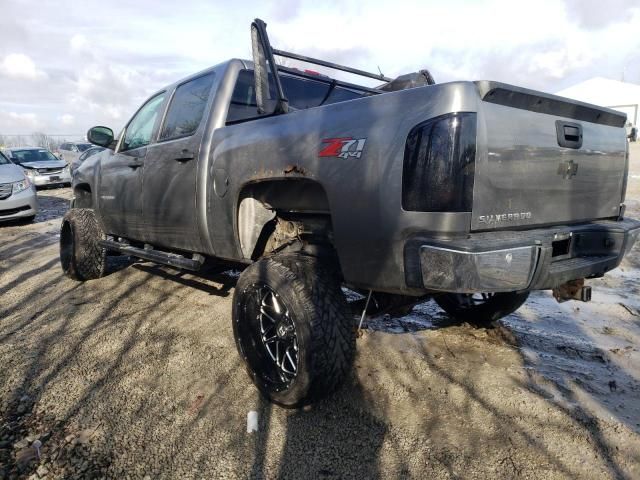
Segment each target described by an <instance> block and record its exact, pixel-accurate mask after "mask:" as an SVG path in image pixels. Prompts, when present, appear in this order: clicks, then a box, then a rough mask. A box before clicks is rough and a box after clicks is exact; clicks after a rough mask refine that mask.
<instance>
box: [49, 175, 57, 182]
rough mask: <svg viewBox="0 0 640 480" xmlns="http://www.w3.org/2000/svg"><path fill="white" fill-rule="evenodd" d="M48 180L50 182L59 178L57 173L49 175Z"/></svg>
mask: <svg viewBox="0 0 640 480" xmlns="http://www.w3.org/2000/svg"><path fill="white" fill-rule="evenodd" d="M49 180H50V181H52V182H57V181H59V180H60V177H59V176H58V175H52V176H50V177H49Z"/></svg>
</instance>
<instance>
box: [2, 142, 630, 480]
mask: <svg viewBox="0 0 640 480" xmlns="http://www.w3.org/2000/svg"><path fill="white" fill-rule="evenodd" d="M631 165H632V172H631V176H630V180H629V194H628V199H627V204H628V214H629V215H630V216H632V217H636V218H640V148H638V147H637V144H636V145H633V148H632V158H631ZM38 195H39V203H40V207H41V210H40V213H39V214H38V216H37V218H36V221H35V222H34V223H33V224H28V225H20V224H9V225H3V226H0V365H2V367H1V368H0V478H27V477H29V476H31V475H36V477H34V478H37V477H40V478H100V477H111V478H145V477H146V478H166V477H172V478H248V477H250V478H302V477H313V478H358V479H360V478H520V477H522V478H576V477H582V478H585V477H588V478H629V479H631V478H640V342H639V340H640V248H639V247H638V246H636V248H635V249H634V251H633V252H632V254H631V255H629V256H628V257H627V258H626V259H625V261H624V263H623V265H622V266H621V268H619V269H618V270H616V271H615V272H612V273H611V274H610V275H608V276H607V277H605V278H604V279H598V280H593V281H590V285H592V286H593V301H592V302H591V303H587V304H584V303H577V302H567V303H563V304H558V303H556V302H555V300H553V298H552V297H551V295H550V293H549V292H543V293H536V294H533V295H532V296H531V297H530V300H529V301H528V303H527V304H526V305H525V306H524V307H523V308H522V309H520V310H519V311H518V312H517V313H515V314H513V315H511V316H509V317H507V318H506V319H504V320H503V321H502V322H501V325H500V326H499V327H498V328H494V329H490V330H485V329H476V328H472V327H470V326H469V325H453V324H451V323H450V322H449V320H448V319H447V317H446V316H445V315H444V314H443V313H442V312H441V311H440V310H439V309H438V307H437V306H436V305H435V304H434V303H432V302H427V303H424V304H422V305H419V306H417V307H416V308H415V309H414V311H413V312H412V313H411V314H410V315H408V316H406V317H403V318H401V319H388V318H383V319H377V320H375V321H371V322H369V323H368V324H367V325H366V326H367V328H366V331H365V334H364V335H363V337H362V338H360V339H359V340H358V356H357V358H356V362H355V363H356V365H355V369H354V372H353V374H352V375H351V377H350V378H349V380H348V382H347V384H346V385H345V386H344V388H342V389H341V390H340V391H339V392H338V393H336V394H335V395H333V396H331V397H330V398H328V399H327V400H324V401H322V402H321V403H319V404H317V405H315V406H313V407H312V408H307V409H305V410H300V411H295V410H283V409H281V408H278V407H273V406H271V405H269V404H267V403H265V402H264V401H263V400H262V399H261V398H260V397H259V395H258V393H257V391H256V390H255V389H254V387H253V385H252V384H251V383H250V381H249V378H248V376H247V375H246V373H245V372H244V370H243V367H242V365H241V363H240V359H239V357H238V355H237V353H236V350H235V345H234V343H233V337H232V332H231V322H230V310H231V305H230V304H231V297H232V294H233V289H234V284H235V282H236V279H237V272H234V271H226V272H217V271H211V272H207V273H205V274H203V275H192V274H186V273H179V272H177V271H175V270H172V269H169V268H163V267H157V266H154V265H153V264H150V263H147V262H133V261H131V260H129V259H127V258H122V257H111V258H110V262H109V272H108V275H107V276H106V277H105V278H103V279H100V280H95V281H90V282H87V283H84V284H81V283H75V282H73V281H71V280H69V279H67V278H65V277H64V276H63V275H62V271H61V269H60V267H59V261H58V246H57V242H58V238H59V237H58V231H59V225H60V220H61V217H62V215H63V214H64V212H65V211H66V209H67V206H68V201H69V199H70V198H71V191H70V189H67V188H61V189H49V190H41V191H39V192H38ZM250 410H257V411H258V413H259V431H258V432H257V433H251V434H248V433H246V419H247V412H249V411H250ZM36 440H39V441H40V442H41V444H42V446H41V447H40V449H39V454H40V455H39V458H38V452H36V449H35V448H33V447H32V444H33V442H34V441H36Z"/></svg>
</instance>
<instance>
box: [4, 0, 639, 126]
mask: <svg viewBox="0 0 640 480" xmlns="http://www.w3.org/2000/svg"><path fill="white" fill-rule="evenodd" d="M255 17H260V18H262V19H264V20H265V21H266V22H267V23H268V31H269V36H270V38H271V41H272V43H273V44H274V45H275V46H276V47H277V48H281V49H288V50H293V51H296V52H299V53H303V54H307V55H310V56H318V57H321V58H324V59H327V60H332V61H335V62H338V63H345V64H349V65H352V66H355V67H358V68H362V69H365V70H371V71H377V69H378V67H379V68H380V69H381V70H382V72H383V73H384V74H385V75H388V76H395V75H399V74H402V73H406V72H410V71H416V70H418V69H421V68H428V69H429V70H430V71H431V72H432V74H433V76H434V77H435V79H436V82H446V81H451V80H478V79H490V80H499V81H503V82H507V83H513V84H517V85H521V86H525V87H530V88H535V89H540V90H544V91H547V92H557V91H558V90H561V89H563V88H566V87H568V86H571V85H572V84H575V83H578V82H580V81H582V80H586V79H588V78H591V77H594V76H605V77H609V78H613V79H616V80H621V79H622V77H623V75H624V78H625V80H626V81H629V82H634V83H638V84H640V0H606V1H604V0H603V1H600V0H536V1H529V2H519V1H514V0H504V1H503V0H486V1H480V0H477V1H475V0H464V1H463V0H446V1H442V0H439V1H427V0H418V1H415V2H410V1H407V2H402V1H400V0H396V1H394V2H389V1H388V0H385V1H366V2H355V1H348V0H342V1H336V2H333V1H326V0H314V1H309V2H307V1H302V0H300V1H298V0H285V1H280V2H276V1H268V0H260V1H256V2H244V1H242V0H237V1H234V2H221V1H216V0H202V1H201V0H193V1H191V0H181V1H180V2H175V1H170V2H169V1H163V0H153V1H152V0H136V1H130V0H111V1H104V0H103V1H91V0H83V1H80V0H1V2H0V134H29V133H31V132H33V131H36V130H38V131H44V132H46V133H50V134H80V135H82V134H84V132H86V130H87V128H88V127H90V126H92V125H96V124H104V125H108V126H111V127H112V128H114V129H116V130H117V129H119V128H120V127H122V126H123V124H124V123H125V122H126V121H127V119H128V118H129V117H130V116H131V114H132V113H133V111H134V110H135V109H136V107H137V106H138V105H139V104H140V103H141V102H142V101H143V100H144V98H145V97H147V96H148V95H149V94H151V93H152V92H153V91H155V90H157V89H159V88H160V87H162V86H163V85H165V84H168V83H171V82H173V81H175V80H177V79H179V78H181V77H183V76H186V75H188V74H190V73H193V72H196V71H198V70H201V69H203V68H206V67H208V66H210V65H215V64H217V63H220V62H222V61H224V60H226V59H228V58H231V57H240V58H250V56H251V52H250V37H249V26H250V22H251V20H252V19H253V18H255Z"/></svg>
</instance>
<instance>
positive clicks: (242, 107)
mask: <svg viewBox="0 0 640 480" xmlns="http://www.w3.org/2000/svg"><path fill="white" fill-rule="evenodd" d="M280 79H281V81H282V90H284V94H285V96H286V97H287V99H288V100H289V105H290V106H292V107H293V108H295V109H297V110H304V109H306V108H312V107H317V106H319V105H328V104H330V103H337V102H344V101H347V100H354V99H356V98H360V97H362V96H364V95H365V94H364V93H363V92H357V91H354V90H349V89H347V88H343V87H334V88H333V89H332V88H331V84H330V83H326V82H319V81H315V80H310V79H306V78H299V77H294V76H290V75H282V74H281V75H280ZM269 90H270V93H271V98H275V97H276V93H275V84H274V82H273V77H272V76H271V75H269ZM256 116H257V104H256V92H255V87H254V82H253V70H241V71H240V73H239V74H238V81H237V82H236V87H235V89H234V91H233V96H232V98H231V105H229V113H228V115H227V122H237V121H240V120H245V119H248V118H253V117H256Z"/></svg>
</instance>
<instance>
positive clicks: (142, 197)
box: [60, 19, 640, 407]
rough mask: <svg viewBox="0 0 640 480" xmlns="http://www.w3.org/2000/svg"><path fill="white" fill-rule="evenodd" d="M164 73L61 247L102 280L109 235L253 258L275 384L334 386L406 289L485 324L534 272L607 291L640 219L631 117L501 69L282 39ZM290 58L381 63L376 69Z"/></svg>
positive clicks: (190, 256)
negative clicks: (409, 67)
mask: <svg viewBox="0 0 640 480" xmlns="http://www.w3.org/2000/svg"><path fill="white" fill-rule="evenodd" d="M251 32H252V44H253V53H254V58H253V61H247V60H240V59H232V60H229V61H226V62H223V63H221V64H218V65H216V66H214V67H212V68H209V69H207V70H204V71H202V72H200V73H197V74H195V75H192V76H190V77H188V78H185V79H182V80H180V81H178V82H176V83H175V84H172V85H169V86H167V87H166V88H163V89H161V90H159V91H158V92H155V93H154V94H153V95H151V97H150V98H149V99H148V100H147V101H146V102H145V103H144V104H143V105H142V106H141V107H140V108H139V109H138V111H137V112H136V113H135V114H134V115H133V117H132V118H131V120H129V122H128V123H127V124H126V126H125V128H124V130H123V131H122V133H121V134H120V135H118V136H114V134H113V131H112V130H111V129H109V128H107V127H102V126H99V127H94V128H92V129H91V130H90V131H89V132H88V139H89V141H91V142H92V143H94V144H96V145H99V146H103V147H105V148H106V150H104V151H102V152H100V153H98V154H96V155H94V156H92V157H90V158H88V159H87V160H86V161H85V162H84V163H82V165H80V167H79V168H78V170H77V172H76V174H75V175H74V180H73V190H74V200H73V202H72V208H71V209H70V210H69V212H68V213H67V214H66V216H65V218H64V220H63V223H62V230H61V237H60V249H61V254H60V256H61V263H62V268H63V270H64V271H65V273H66V274H67V275H68V276H70V277H71V278H74V279H76V280H81V281H83V280H90V279H95V278H99V277H101V276H102V275H103V274H104V271H105V258H106V257H105V255H106V252H107V251H112V252H119V253H122V254H125V255H132V256H135V257H139V258H143V259H147V260H150V261H155V262H158V263H161V264H166V265H170V266H173V267H177V268H182V269H188V270H198V269H200V268H201V267H202V266H203V265H204V264H206V263H215V262H220V261H225V262H229V261H231V262H235V263H236V264H238V265H242V266H244V267H246V268H244V271H243V272H242V274H241V275H240V277H239V280H238V283H237V286H236V288H235V292H234V300H233V312H232V322H233V329H234V335H235V339H236V344H237V347H238V351H239V353H240V356H241V357H242V359H243V361H244V362H245V363H246V365H247V367H248V371H249V373H250V375H251V377H252V378H253V380H254V382H255V384H256V386H257V387H258V388H259V389H260V391H261V392H262V393H263V394H265V395H266V396H267V397H268V398H269V399H270V400H271V401H273V402H275V403H277V404H280V405H283V406H286V407H297V406H300V405H304V404H308V403H311V402H313V401H315V400H317V399H318V398H321V397H322V396H324V395H326V394H328V393H329V392H331V391H332V390H333V389H334V388H335V387H336V386H337V385H339V383H340V381H341V380H342V379H343V378H344V376H345V375H346V373H347V372H348V371H349V369H350V366H351V363H352V361H353V358H354V351H355V338H356V330H357V328H356V327H357V322H356V321H355V320H354V316H353V315H352V313H351V312H350V310H349V308H348V305H347V303H346V300H345V295H344V293H343V290H342V287H343V286H346V287H349V288H351V289H354V290H356V291H359V292H361V293H363V295H364V297H365V298H366V301H365V305H364V307H363V309H364V312H363V313H362V315H363V316H364V315H365V313H366V312H368V311H370V310H371V308H372V307H371V306H372V305H374V304H375V305H376V306H377V307H379V308H386V307H388V306H392V305H394V304H398V303H399V302H398V300H406V299H408V298H409V297H411V298H413V299H414V301H417V300H418V299H423V298H425V297H433V298H434V299H435V301H437V302H438V303H439V305H440V306H442V307H443V308H444V309H445V310H446V311H447V312H448V313H449V314H450V315H452V316H454V317H456V318H459V319H461V320H466V321H469V322H474V323H477V324H481V325H487V324H489V323H491V322H494V321H496V320H498V319H499V318H501V317H503V316H505V315H508V314H510V313H512V312H513V311H515V310H516V309H517V308H518V307H520V305H522V304H523V303H524V302H525V301H526V299H527V296H528V294H529V292H530V291H532V290H543V289H552V290H553V291H554V294H555V296H556V298H558V300H560V301H564V300H568V299H574V300H588V299H589V297H590V288H589V286H588V285H585V283H584V281H585V279H588V278H594V277H599V276H602V275H604V274H605V273H606V272H607V271H609V270H611V269H613V268H615V267H616V266H617V265H618V264H619V263H620V261H621V259H622V257H623V255H624V254H625V253H626V252H628V251H629V250H630V249H631V248H632V246H633V244H634V242H635V241H636V239H637V237H638V234H639V233H640V223H639V222H637V221H635V220H632V219H629V218H626V217H625V215H624V213H625V209H624V196H625V190H626V181H627V171H628V151H627V142H626V138H625V129H624V124H625V116H624V114H621V113H618V112H616V111H613V110H610V109H606V108H601V107H597V106H594V105H589V104H585V103H580V102H576V101H573V100H569V99H566V98H561V97H557V96H553V95H548V94H545V93H541V92H537V91H532V90H528V89H524V88H520V87H515V86H511V85H506V84H503V83H497V82H492V81H475V82H471V81H457V82H450V83H443V84H435V82H434V81H433V78H432V76H431V74H430V73H429V72H428V71H420V72H416V73H413V74H407V75H403V76H400V77H398V78H395V79H391V78H387V77H384V76H382V75H378V74H372V73H368V72H363V71H361V70H356V69H353V68H349V67H345V66H342V65H336V64H333V63H330V62H327V61H324V60H319V59H313V58H310V57H303V56H301V55H297V54H294V53H290V52H284V51H281V50H276V49H273V48H272V47H271V45H270V43H269V40H268V36H267V33H266V25H265V24H264V22H262V21H261V20H258V19H256V20H255V21H254V23H253V24H252V30H251ZM274 55H275V56H282V57H287V58H293V59H296V60H301V61H307V62H310V63H314V64H317V65H321V66H323V67H326V68H333V69H338V70H343V71H347V72H350V73H354V74H356V75H362V76H366V77H369V78H373V79H376V80H378V81H379V82H380V85H379V86H378V87H375V88H370V87H366V86H363V85H356V84H352V83H347V82H344V81H339V80H337V79H334V78H330V77H327V76H324V75H318V74H316V73H314V72H310V71H301V70H296V69H292V68H287V67H283V66H279V65H277V64H276V63H275V60H274Z"/></svg>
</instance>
